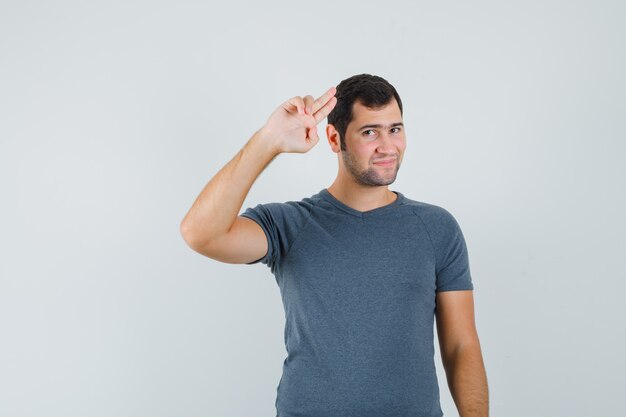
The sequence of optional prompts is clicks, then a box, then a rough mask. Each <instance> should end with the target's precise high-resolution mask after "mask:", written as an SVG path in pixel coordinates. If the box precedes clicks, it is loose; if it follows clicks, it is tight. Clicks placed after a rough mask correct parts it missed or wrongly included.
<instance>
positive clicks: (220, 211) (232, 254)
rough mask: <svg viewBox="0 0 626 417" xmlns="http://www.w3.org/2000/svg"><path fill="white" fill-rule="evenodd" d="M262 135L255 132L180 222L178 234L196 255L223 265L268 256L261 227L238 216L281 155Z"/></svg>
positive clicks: (210, 182) (265, 240)
mask: <svg viewBox="0 0 626 417" xmlns="http://www.w3.org/2000/svg"><path fill="white" fill-rule="evenodd" d="M263 133H264V132H263V130H262V129H261V130H258V131H257V132H256V133H255V134H254V135H253V136H252V137H251V138H250V139H249V140H248V142H247V143H246V144H245V145H244V146H243V148H242V149H241V150H240V151H239V152H238V153H237V155H235V157H234V158H233V159H231V160H230V161H229V162H228V163H227V164H226V165H225V166H224V167H223V168H222V169H221V170H220V171H219V172H218V173H217V174H216V175H215V176H214V177H213V178H212V179H211V181H209V183H208V184H207V185H206V186H205V187H204V189H203V190H202V192H201V193H200V195H199V196H198V197H197V198H196V201H195V202H194V203H193V205H192V207H191V209H190V210H189V212H188V213H187V215H186V216H185V217H184V219H183V220H182V222H181V224H180V231H181V234H182V235H183V238H184V239H185V241H186V242H187V244H188V245H189V247H191V248H192V249H193V250H195V251H196V252H199V253H201V254H203V255H205V256H208V257H210V258H213V259H215V260H218V261H221V262H226V263H247V262H252V261H254V260H257V259H259V258H261V257H262V256H263V255H264V254H265V253H266V252H267V239H266V238H265V233H264V232H263V229H261V226H259V225H258V224H257V223H256V222H255V221H253V220H251V219H248V218H245V217H241V216H238V215H237V214H238V213H239V210H240V209H241V207H242V205H243V202H244V200H245V198H246V196H247V195H248V192H249V191H250V188H251V187H252V184H253V183H254V181H256V179H257V178H258V176H259V175H260V174H261V172H263V170H264V169H265V167H267V165H269V163H270V162H271V161H272V160H273V159H274V158H275V157H276V156H277V155H278V154H279V153H280V151H279V150H278V148H277V147H276V146H274V145H273V144H272V142H271V141H270V138H268V137H267V136H265V135H264V134H263ZM253 258H254V259H253Z"/></svg>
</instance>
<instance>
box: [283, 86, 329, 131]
mask: <svg viewBox="0 0 626 417" xmlns="http://www.w3.org/2000/svg"><path fill="white" fill-rule="evenodd" d="M336 92H337V88H335V87H330V88H329V89H328V90H327V91H326V92H325V93H324V94H322V95H321V96H320V97H319V98H318V99H317V100H314V99H313V96H311V95H307V96H305V97H300V96H296V97H293V98H291V99H289V100H287V101H286V102H285V104H284V105H283V107H284V109H285V110H287V111H288V112H294V111H296V110H297V112H298V113H299V114H307V115H313V116H314V117H315V123H319V122H321V121H322V120H323V119H324V118H325V117H326V116H328V114H329V113H330V112H331V111H332V109H333V108H334V107H335V104H337V98H336V97H335V93H336Z"/></svg>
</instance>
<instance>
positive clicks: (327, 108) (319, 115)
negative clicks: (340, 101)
mask: <svg viewBox="0 0 626 417" xmlns="http://www.w3.org/2000/svg"><path fill="white" fill-rule="evenodd" d="M336 104H337V97H334V96H333V97H331V98H330V101H328V102H327V103H326V104H325V105H324V107H322V108H321V109H319V110H318V111H317V112H316V113H314V114H313V116H315V123H319V122H321V121H322V120H324V118H325V117H326V116H328V115H329V114H330V112H331V111H332V110H333V109H334V108H335V105H336Z"/></svg>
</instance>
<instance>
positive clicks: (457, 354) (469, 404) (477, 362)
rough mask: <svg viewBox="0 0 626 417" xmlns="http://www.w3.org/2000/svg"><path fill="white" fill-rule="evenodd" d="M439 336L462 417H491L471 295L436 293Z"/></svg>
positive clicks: (447, 374) (467, 292) (451, 386)
mask: <svg viewBox="0 0 626 417" xmlns="http://www.w3.org/2000/svg"><path fill="white" fill-rule="evenodd" d="M436 302H437V306H436V310H435V311H436V317H437V335H438V337H439V346H440V351H441V360H442V362H443V367H444V369H445V371H446V377H447V380H448V387H450V393H451V395H452V398H453V399H454V403H455V404H456V407H457V409H458V411H459V416H460V417H488V416H489V392H488V387H487V374H486V372H485V366H484V363H483V357H482V352H481V349H480V342H479V340H478V333H477V331H476V325H475V322H474V295H473V292H472V291H471V290H469V291H440V292H437V293H436Z"/></svg>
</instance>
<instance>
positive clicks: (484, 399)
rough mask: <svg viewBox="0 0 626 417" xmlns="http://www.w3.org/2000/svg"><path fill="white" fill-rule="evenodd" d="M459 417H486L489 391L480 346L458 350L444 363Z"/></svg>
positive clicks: (487, 414) (475, 345) (477, 344)
mask: <svg viewBox="0 0 626 417" xmlns="http://www.w3.org/2000/svg"><path fill="white" fill-rule="evenodd" d="M444 367H445V370H446V376H447V379H448V386H449V387H450V393H451V395H452V398H453V399H454V403H455V404H456V407H457V409H458V411H459V416H460V417H488V416H489V391H488V387H487V374H486V372H485V366H484V363H483V358H482V353H481V350H480V344H479V343H476V344H474V345H472V346H468V347H463V348H459V349H458V350H457V351H456V352H455V353H454V354H452V355H451V357H450V358H448V359H447V361H446V363H444Z"/></svg>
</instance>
